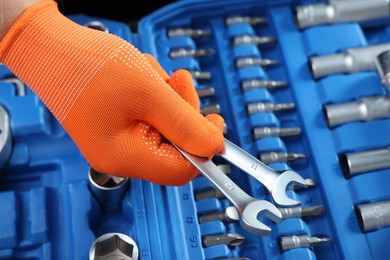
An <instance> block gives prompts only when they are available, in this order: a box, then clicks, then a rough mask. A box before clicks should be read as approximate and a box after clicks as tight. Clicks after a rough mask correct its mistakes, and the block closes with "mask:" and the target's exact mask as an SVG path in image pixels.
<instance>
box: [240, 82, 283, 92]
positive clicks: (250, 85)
mask: <svg viewBox="0 0 390 260" xmlns="http://www.w3.org/2000/svg"><path fill="white" fill-rule="evenodd" d="M285 86H287V82H285V81H275V80H263V79H248V80H244V81H242V82H241V89H242V90H243V91H247V90H252V89H259V88H266V89H278V88H284V87H285Z"/></svg>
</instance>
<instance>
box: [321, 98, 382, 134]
mask: <svg viewBox="0 0 390 260" xmlns="http://www.w3.org/2000/svg"><path fill="white" fill-rule="evenodd" d="M323 111H324V115H325V119H326V122H327V124H328V126H329V127H330V128H334V127H336V126H339V125H342V124H346V123H351V122H356V121H360V122H368V121H372V120H375V119H382V118H389V117H390V101H389V98H388V97H387V96H373V97H364V98H360V99H358V100H356V101H352V102H345V103H341V104H330V105H326V106H325V107H324V109H323Z"/></svg>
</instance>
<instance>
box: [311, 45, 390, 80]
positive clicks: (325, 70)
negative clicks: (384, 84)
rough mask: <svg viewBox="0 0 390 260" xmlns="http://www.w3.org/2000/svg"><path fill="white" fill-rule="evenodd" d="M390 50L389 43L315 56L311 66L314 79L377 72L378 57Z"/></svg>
mask: <svg viewBox="0 0 390 260" xmlns="http://www.w3.org/2000/svg"><path fill="white" fill-rule="evenodd" d="M389 49H390V44H389V43H384V44H377V45H371V46H367V47H357V48H350V49H346V50H344V51H343V52H341V53H336V54H329V55H321V56H314V57H312V58H310V60H309V65H310V69H311V72H312V75H313V77H314V79H320V78H322V77H324V76H328V75H331V74H339V73H346V74H348V73H353V72H359V71H375V70H376V69H377V68H376V64H375V59H376V57H377V56H378V55H379V54H380V53H382V52H384V51H386V50H389Z"/></svg>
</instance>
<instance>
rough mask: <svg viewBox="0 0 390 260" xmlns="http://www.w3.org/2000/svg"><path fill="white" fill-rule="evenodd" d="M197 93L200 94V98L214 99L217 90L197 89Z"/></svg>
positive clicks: (212, 88) (209, 88)
mask: <svg viewBox="0 0 390 260" xmlns="http://www.w3.org/2000/svg"><path fill="white" fill-rule="evenodd" d="M196 93H197V94H198V96H199V98H207V97H213V96H214V95H215V88H214V87H203V88H197V89H196Z"/></svg>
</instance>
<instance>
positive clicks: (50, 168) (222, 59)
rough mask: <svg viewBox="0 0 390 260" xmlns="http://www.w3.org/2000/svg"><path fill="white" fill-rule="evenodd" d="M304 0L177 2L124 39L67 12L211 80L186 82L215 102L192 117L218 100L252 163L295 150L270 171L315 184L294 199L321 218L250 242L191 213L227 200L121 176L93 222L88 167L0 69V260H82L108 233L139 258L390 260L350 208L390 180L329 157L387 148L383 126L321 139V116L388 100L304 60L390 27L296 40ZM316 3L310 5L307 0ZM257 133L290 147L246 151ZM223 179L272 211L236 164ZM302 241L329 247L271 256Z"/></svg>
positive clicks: (364, 75) (325, 31)
mask: <svg viewBox="0 0 390 260" xmlns="http://www.w3.org/2000/svg"><path fill="white" fill-rule="evenodd" d="M312 2H314V1H290V0H274V1H259V0H256V1H250V0H244V1H239V0H226V1H178V2H175V3H172V4H170V5H168V6H166V7H164V8H161V9H159V10H157V11H155V12H153V13H151V14H150V15H147V16H145V17H144V18H143V19H142V20H141V21H140V22H139V25H138V31H137V32H132V31H131V30H130V29H129V27H128V26H127V25H126V24H124V23H122V22H119V21H114V20H107V19H103V18H98V17H90V16H87V15H83V14H80V15H70V16H69V18H70V19H72V20H74V21H75V22H77V23H79V24H85V23H87V22H89V21H96V20H98V21H100V22H102V23H103V24H105V25H106V26H107V27H108V29H109V32H110V33H113V34H116V35H118V36H120V37H122V38H123V39H125V40H128V41H129V42H130V43H132V44H134V45H135V46H136V47H137V48H139V49H140V50H141V51H143V52H146V53H150V54H152V55H153V56H155V57H156V59H157V60H158V61H159V62H160V63H161V65H162V66H163V67H164V69H166V70H167V72H168V73H172V72H173V71H175V70H177V69H181V68H184V69H189V70H198V71H208V72H211V75H212V77H211V79H210V80H208V81H203V82H202V81H198V80H194V82H195V85H196V87H197V88H202V87H207V86H213V87H214V88H215V95H214V96H213V97H208V98H202V99H201V106H202V107H205V106H207V105H210V104H216V103H218V104H219V105H220V108H221V112H220V114H221V115H222V116H223V117H224V119H225V121H226V129H227V132H226V134H225V136H226V138H227V139H229V140H231V141H233V142H234V143H236V144H237V145H239V146H240V147H242V148H244V149H245V150H246V151H248V152H249V153H251V154H252V155H254V156H256V157H257V156H259V154H260V153H262V152H274V151H282V152H283V151H284V152H294V153H302V154H305V155H306V157H305V158H302V159H299V160H296V161H293V162H288V163H287V162H278V163H271V164H270V165H269V166H270V167H272V168H274V169H277V170H285V169H292V170H294V171H296V172H298V173H299V174H301V175H302V176H303V177H304V178H306V179H312V180H314V181H315V186H313V187H308V188H306V189H300V190H291V191H289V192H290V193H289V194H290V195H291V196H293V197H294V198H296V199H298V200H300V201H301V202H302V207H309V206H315V205H322V206H323V208H324V212H323V215H321V216H315V217H308V218H298V217H296V218H290V219H284V220H282V221H281V222H280V223H279V224H275V223H271V222H270V223H268V222H267V224H268V225H270V227H271V228H272V233H271V234H270V235H269V236H258V235H255V234H252V233H249V232H247V231H245V230H243V229H242V228H241V226H240V225H239V223H238V222H233V223H224V222H222V221H212V222H208V223H202V224H199V222H198V216H199V215H201V214H205V213H210V212H215V211H221V210H223V209H224V208H226V207H228V206H231V203H230V202H229V201H228V200H227V199H224V198H222V199H218V198H208V199H204V200H196V199H195V194H196V193H197V192H201V191H205V190H208V189H213V188H214V187H213V186H212V184H211V183H210V182H208V181H207V180H206V179H205V178H204V177H198V178H195V179H194V180H193V181H191V182H190V183H189V184H187V185H185V186H181V187H166V186H160V185H156V184H153V183H149V182H146V181H142V180H138V179H131V180H130V185H129V188H128V190H127V191H126V194H125V196H124V199H123V202H122V208H121V209H120V210H119V211H117V212H111V213H110V212H105V211H103V210H102V209H101V208H100V206H99V203H98V202H97V201H96V199H95V198H94V197H93V195H92V194H91V191H90V189H89V186H88V170H89V165H88V163H87V162H86V161H85V160H84V158H83V156H82V155H81V153H80V152H79V150H78V148H77V147H76V145H75V144H74V143H73V142H72V140H71V139H70V138H69V136H68V135H67V134H66V132H65V131H64V130H63V129H62V127H61V125H59V124H58V122H57V121H56V120H55V118H54V117H53V116H52V115H51V114H50V112H49V111H48V109H47V108H46V107H45V105H44V104H43V103H42V102H41V101H40V100H39V98H38V97H37V96H35V95H34V93H33V92H31V91H30V90H29V89H28V88H26V94H25V95H20V94H19V93H18V92H17V91H16V88H15V85H14V84H13V83H9V82H4V81H2V80H1V79H6V78H12V77H14V76H13V75H12V73H11V72H10V71H9V70H8V69H7V68H6V67H5V66H4V65H2V66H1V67H0V85H1V91H0V104H1V105H2V106H4V107H5V108H6V110H7V111H8V113H9V114H10V118H11V132H12V154H11V156H10V158H9V160H8V161H7V163H6V165H5V166H4V168H3V169H2V171H1V174H0V259H56V260H57V259H64V260H70V259H72V260H76V259H77V260H78V259H88V253H89V249H90V247H91V245H92V243H93V242H94V240H95V239H96V238H97V237H98V236H100V235H102V234H104V233H107V232H120V233H124V234H127V235H129V236H130V237H132V238H133V239H134V240H135V241H136V243H137V246H138V248H139V259H143V260H146V259H152V260H156V259H164V260H168V259H169V260H171V259H194V260H199V259H223V258H226V259H230V258H232V259H234V258H238V257H243V258H244V257H246V258H248V259H252V260H256V259H326V260H329V259H364V260H368V259H389V256H390V247H389V246H388V245H387V244H388V241H389V239H390V228H389V227H384V228H381V229H379V230H376V231H373V232H367V233H363V232H362V231H361V229H360V228H359V224H358V219H357V217H356V214H355V210H354V208H355V205H357V204H360V203H364V202H374V201H381V200H387V199H390V189H389V187H390V186H389V183H390V169H384V170H378V171H372V172H369V173H366V174H361V175H358V176H354V177H352V178H348V179H347V178H345V177H344V174H343V170H342V167H341V165H340V162H339V155H340V154H343V153H346V152H355V151H362V150H369V149H375V148H385V147H387V146H389V145H390V134H389V130H390V120H389V119H378V120H372V121H369V122H352V123H347V124H344V125H342V126H339V127H336V128H334V129H330V128H329V127H328V126H327V124H326V119H325V117H324V114H323V107H324V106H325V105H326V104H332V103H340V102H348V101H353V100H357V99H359V98H361V97H366V96H374V95H384V94H386V90H385V88H384V86H383V85H382V83H381V81H380V78H379V76H378V75H377V73H375V72H357V73H352V74H348V75H346V74H336V75H330V76H328V77H325V78H324V79H320V80H314V79H313V77H312V75H311V71H310V69H309V66H308V59H309V58H310V57H312V56H315V55H322V54H332V53H335V52H339V51H342V50H344V49H347V48H353V47H362V46H370V45H375V44H379V43H385V42H387V41H388V40H389V37H390V25H389V23H388V22H389V21H388V19H382V20H380V21H378V22H377V23H375V24H371V23H356V22H343V23H338V24H334V25H321V26H314V27H312V28H308V29H304V30H299V29H298V28H297V25H296V23H295V20H294V16H293V10H294V7H295V6H297V5H299V4H304V3H312ZM317 2H318V1H317ZM233 15H241V16H254V17H266V18H267V21H268V22H267V24H261V25H250V24H248V23H242V24H237V25H234V26H229V27H227V26H226V25H225V18H226V17H228V16H233ZM176 27H189V28H194V29H207V30H210V31H211V34H210V35H208V36H204V37H200V38H197V39H193V38H190V37H178V38H168V37H167V30H168V29H169V28H176ZM237 35H258V36H271V37H275V38H276V39H277V43H276V44H274V45H272V46H260V47H259V46H256V45H253V44H252V45H251V44H249V45H241V46H233V45H232V42H231V39H232V37H233V36H237ZM182 47H184V48H195V49H209V48H211V49H213V50H214V51H215V54H214V55H212V56H209V57H203V58H191V57H190V58H180V59H176V60H173V59H171V58H170V57H169V51H170V50H172V49H175V48H182ZM247 56H250V57H257V58H260V57H262V58H268V59H274V60H278V64H276V65H273V66H269V67H266V68H263V67H261V66H249V67H245V68H240V69H237V68H236V67H235V60H236V59H237V58H239V57H247ZM245 79H265V80H267V79H269V80H278V81H285V82H287V83H288V84H287V86H286V87H284V88H280V89H275V90H267V89H254V90H250V91H245V92H243V91H242V90H241V87H240V82H242V81H243V80H245ZM250 102H272V103H294V104H295V107H294V109H292V110H290V111H285V112H281V113H273V112H263V113H257V114H254V115H248V114H247V112H246V105H247V104H248V103H250ZM256 126H274V127H299V128H301V130H302V132H301V134H300V135H299V136H294V137H288V138H281V137H266V138H261V139H258V140H254V138H253V137H252V129H253V128H254V127H256ZM231 169H232V172H231V173H230V175H229V177H230V178H232V179H233V180H234V181H235V182H236V183H237V184H238V185H239V186H240V187H242V188H243V189H244V190H245V191H246V192H248V194H250V195H251V196H253V197H255V198H257V199H264V200H268V201H272V200H271V198H270V195H269V194H268V192H267V191H266V190H265V189H264V187H263V186H262V185H261V184H260V183H258V182H257V181H256V180H254V179H253V178H251V177H250V176H249V175H247V174H245V173H243V172H241V171H240V170H238V169H236V168H234V167H232V168H231ZM228 233H236V234H240V235H243V236H244V237H245V241H244V242H243V243H242V244H240V245H238V246H229V245H224V244H221V245H215V246H209V247H206V246H204V245H203V244H202V238H203V237H204V236H206V235H214V234H228ZM291 235H308V236H317V237H327V238H331V241H330V242H327V243H321V244H319V245H317V246H312V247H308V248H305V247H302V248H297V249H291V250H287V251H285V252H281V250H280V248H279V245H278V238H279V237H281V236H291Z"/></svg>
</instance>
